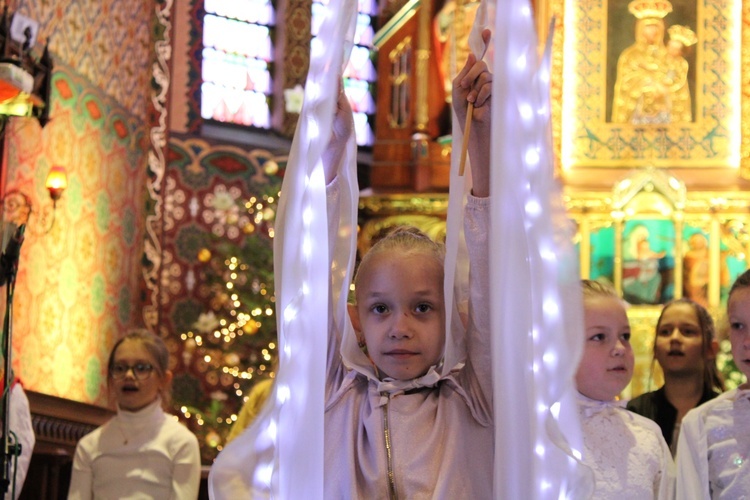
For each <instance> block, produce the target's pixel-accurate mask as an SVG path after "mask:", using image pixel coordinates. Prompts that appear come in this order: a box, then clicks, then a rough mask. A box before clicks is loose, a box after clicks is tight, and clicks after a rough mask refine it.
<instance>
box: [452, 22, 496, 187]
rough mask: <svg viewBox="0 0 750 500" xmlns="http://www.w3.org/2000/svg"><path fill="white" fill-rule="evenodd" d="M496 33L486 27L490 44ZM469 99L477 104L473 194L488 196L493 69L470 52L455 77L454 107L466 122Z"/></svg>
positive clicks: (472, 153) (472, 150)
mask: <svg viewBox="0 0 750 500" xmlns="http://www.w3.org/2000/svg"><path fill="white" fill-rule="evenodd" d="M491 36H492V33H491V32H490V30H488V29H486V30H484V31H483V32H482V39H483V40H484V43H485V44H487V43H489V41H490V38H491ZM469 103H472V104H473V105H474V111H473V115H472V121H471V131H470V133H469V158H470V159H471V175H472V181H473V183H472V194H473V195H474V196H476V197H479V198H484V197H487V196H489V194H490V191H489V189H490V174H489V170H490V138H491V135H490V134H491V127H490V122H491V118H492V73H490V71H489V68H488V67H487V64H486V63H485V62H484V61H477V59H476V57H475V56H474V54H470V55H469V58H468V59H467V61H466V65H464V67H463V69H462V70H461V71H460V72H459V73H458V75H456V78H455V79H454V80H453V109H454V110H455V111H456V116H457V117H458V123H459V124H461V126H463V124H464V123H465V122H466V114H467V109H468V106H469Z"/></svg>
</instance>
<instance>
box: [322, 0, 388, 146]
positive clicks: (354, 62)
mask: <svg viewBox="0 0 750 500" xmlns="http://www.w3.org/2000/svg"><path fill="white" fill-rule="evenodd" d="M327 3H328V0H313V4H312V35H313V36H317V34H318V30H319V29H320V23H321V19H320V15H319V12H320V9H321V8H322V7H323V6H324V5H326V4H327ZM358 10H359V15H358V16H357V29H356V32H355V35H354V44H355V45H354V47H353V48H352V54H351V57H350V58H349V64H348V65H347V66H346V68H345V69H344V91H345V92H346V95H347V97H348V98H349V102H350V103H351V106H352V110H353V111H354V128H355V131H356V135H357V144H358V145H360V146H372V144H373V142H375V133H374V131H373V124H374V123H375V120H374V117H373V115H374V114H375V97H374V95H373V94H374V91H375V81H376V79H377V70H376V67H375V63H374V61H373V59H374V52H373V50H372V45H373V44H372V40H373V36H374V30H373V20H374V18H375V16H376V15H377V1H376V0H359V1H358Z"/></svg>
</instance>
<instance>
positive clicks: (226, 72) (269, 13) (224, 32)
mask: <svg viewBox="0 0 750 500" xmlns="http://www.w3.org/2000/svg"><path fill="white" fill-rule="evenodd" d="M204 9H205V16H204V20H203V57H202V67H201V76H202V81H203V83H202V86H201V117H202V118H203V119H206V120H216V121H219V122H224V123H233V124H237V125H245V126H252V127H259V128H265V129H267V128H270V127H271V106H270V102H271V99H272V87H273V85H272V79H271V71H270V66H271V63H272V62H273V60H274V46H273V37H272V31H271V30H272V28H273V26H274V25H275V22H276V12H275V9H274V6H273V2H272V0H204Z"/></svg>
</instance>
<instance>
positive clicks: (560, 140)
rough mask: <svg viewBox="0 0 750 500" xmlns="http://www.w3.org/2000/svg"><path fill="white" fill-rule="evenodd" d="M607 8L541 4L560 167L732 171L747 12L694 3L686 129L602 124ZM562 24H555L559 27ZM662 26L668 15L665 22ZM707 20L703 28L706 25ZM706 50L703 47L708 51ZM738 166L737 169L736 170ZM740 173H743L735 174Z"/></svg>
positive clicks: (741, 154) (553, 1) (570, 1)
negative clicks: (551, 19) (547, 18)
mask: <svg viewBox="0 0 750 500" xmlns="http://www.w3.org/2000/svg"><path fill="white" fill-rule="evenodd" d="M612 2H616V3H623V2H626V0H605V1H603V2H591V1H585V0H567V1H566V0H549V5H550V7H551V8H550V14H552V15H555V16H556V18H557V19H558V21H557V22H556V31H555V37H554V43H553V51H554V54H555V57H554V58H553V67H552V82H553V88H552V96H553V102H554V101H555V100H557V99H555V98H556V97H561V99H559V100H560V101H561V102H557V103H555V104H554V105H553V109H552V112H553V134H554V138H555V142H556V149H557V152H558V157H559V158H560V165H559V166H560V167H561V168H562V169H563V170H571V169H575V168H577V167H609V168H612V167H617V168H632V167H645V166H654V167H699V168H718V167H720V168H727V167H731V168H739V167H740V166H742V167H744V168H743V171H747V170H748V165H746V164H745V163H746V162H747V161H750V160H747V159H746V158H747V157H748V154H745V153H750V139H748V136H750V133H749V132H750V130H748V127H749V125H748V120H747V118H748V116H749V115H750V113H749V112H748V111H749V110H750V106H748V105H747V99H746V97H747V96H748V95H750V90H748V87H750V84H748V83H743V82H747V81H748V78H746V77H745V76H746V75H748V65H749V64H750V62H748V61H746V60H745V59H747V58H746V57H742V58H741V57H740V51H741V50H742V41H743V40H744V39H746V38H749V37H748V34H747V33H746V32H747V31H748V30H746V29H743V25H744V24H746V23H743V21H744V19H745V18H748V17H749V16H748V11H750V8H748V7H747V6H744V5H743V3H742V2H740V0H729V1H728V2H725V3H723V4H722V3H719V4H717V3H716V2H711V1H710V0H673V3H674V4H675V5H681V4H683V3H686V2H696V16H697V18H696V20H695V22H696V26H693V28H694V29H695V31H696V32H697V35H698V38H699V41H698V43H697V44H696V47H697V49H696V61H695V62H696V66H695V67H696V68H707V69H706V70H705V71H696V81H695V85H694V94H695V96H696V99H695V105H696V106H695V107H696V113H695V115H696V116H695V117H694V121H693V122H692V123H689V124H667V125H632V124H615V123H611V122H607V121H606V120H607V116H606V110H607V103H606V96H607V90H606V89H607V85H609V84H610V83H608V82H607V81H606V80H607V78H606V68H607V67H608V61H607V46H608V34H607V14H608V9H609V5H610V3H612ZM560 20H562V21H560ZM666 20H667V24H671V22H669V21H668V20H669V16H667V18H666ZM706 20H710V21H711V22H706ZM706 47H710V49H711V50H709V49H708V48H706ZM741 163H742V165H741ZM743 173H744V172H743Z"/></svg>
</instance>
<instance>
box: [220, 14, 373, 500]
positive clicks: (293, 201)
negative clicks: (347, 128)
mask: <svg viewBox="0 0 750 500" xmlns="http://www.w3.org/2000/svg"><path fill="white" fill-rule="evenodd" d="M324 9H325V10H324V12H323V13H322V14H321V16H322V18H323V20H322V24H321V28H320V33H319V36H318V37H317V38H316V39H314V40H313V43H312V47H311V57H310V70H309V73H308V77H307V82H306V85H305V100H304V104H303V107H302V112H301V114H300V119H299V122H298V125H297V130H296V133H295V136H294V140H293V142H292V148H291V151H290V154H289V161H288V164H287V168H286V172H285V175H284V182H283V184H282V188H281V196H280V198H279V209H278V213H277V217H276V224H275V238H274V275H275V288H276V317H277V325H278V335H279V367H278V370H277V375H276V380H275V382H274V389H273V392H272V394H271V396H270V397H269V399H268V400H267V401H266V404H265V406H264V408H263V410H262V411H261V413H260V414H259V415H258V417H257V418H256V420H255V422H253V424H252V425H251V426H249V427H248V429H247V430H246V431H245V432H244V433H243V434H242V435H240V436H239V437H238V438H237V439H235V440H234V441H232V442H231V443H229V444H228V445H227V447H226V448H225V449H224V450H222V452H221V453H220V454H219V456H218V457H217V459H216V461H215V462H214V465H213V466H212V468H211V473H210V475H209V495H210V496H211V498H214V499H226V500H229V499H232V500H234V499H237V498H281V499H292V498H305V499H312V500H316V499H322V498H323V469H324V464H323V446H324V440H323V434H324V426H323V416H324V415H323V414H324V399H325V379H326V376H325V363H326V353H327V337H328V329H329V314H330V311H329V307H328V306H329V299H328V297H329V283H331V274H330V273H331V269H330V260H329V253H330V252H334V251H336V252H339V253H341V255H338V256H336V259H337V262H350V263H351V262H353V259H354V248H355V243H356V206H357V201H358V189H357V179H356V146H355V143H354V140H355V139H354V137H353V134H352V137H351V139H350V141H349V144H348V145H347V146H348V147H347V151H346V155H345V162H346V167H345V168H344V169H343V170H342V171H341V174H340V175H341V176H342V177H343V179H342V180H341V182H340V184H341V189H342V196H341V200H342V209H341V212H342V222H341V224H340V227H341V228H342V232H341V234H340V235H339V240H340V241H338V242H337V244H336V249H329V248H328V241H327V238H325V237H321V236H322V235H326V234H328V223H327V217H326V214H327V211H326V189H325V180H324V173H323V166H322V163H321V155H322V153H323V151H324V149H325V147H326V144H327V143H328V140H329V139H330V137H331V127H332V121H333V115H334V112H335V109H336V101H337V97H338V92H339V81H340V80H341V75H342V71H343V68H344V65H345V63H346V61H347V60H348V58H349V54H350V51H351V47H352V39H353V35H354V28H355V22H356V17H357V2H356V1H354V0H330V1H329V2H328V3H327V5H326V6H325V7H324ZM352 214H353V215H352ZM352 219H353V220H352ZM352 227H353V228H354V230H351V228H352ZM346 228H349V229H348V230H347V229H346ZM351 267H352V266H351V265H349V266H348V269H347V268H343V266H342V269H341V272H335V275H334V280H333V282H334V285H333V286H334V288H335V289H334V290H332V291H331V293H332V295H333V297H334V299H335V300H336V302H337V307H336V309H337V311H338V312H339V314H338V316H341V314H342V313H341V311H342V310H343V311H344V313H345V311H346V308H345V307H341V305H340V304H338V303H339V302H341V301H342V300H343V301H345V300H346V293H345V290H347V289H348V279H349V278H350V274H349V273H350V269H351ZM342 291H343V293H342ZM338 316H337V317H336V318H330V321H339V322H341V321H345V319H344V318H343V317H338Z"/></svg>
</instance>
